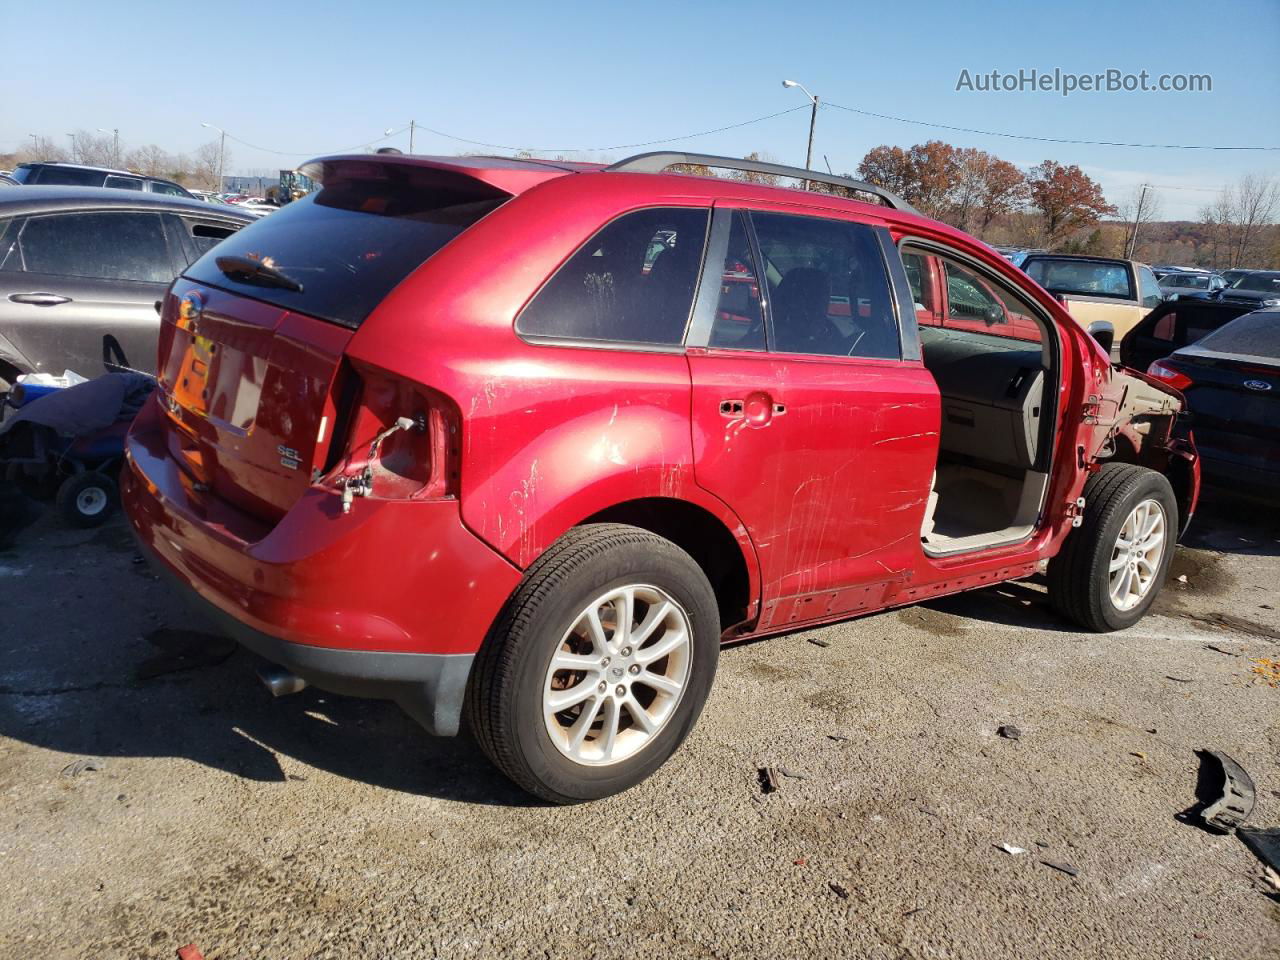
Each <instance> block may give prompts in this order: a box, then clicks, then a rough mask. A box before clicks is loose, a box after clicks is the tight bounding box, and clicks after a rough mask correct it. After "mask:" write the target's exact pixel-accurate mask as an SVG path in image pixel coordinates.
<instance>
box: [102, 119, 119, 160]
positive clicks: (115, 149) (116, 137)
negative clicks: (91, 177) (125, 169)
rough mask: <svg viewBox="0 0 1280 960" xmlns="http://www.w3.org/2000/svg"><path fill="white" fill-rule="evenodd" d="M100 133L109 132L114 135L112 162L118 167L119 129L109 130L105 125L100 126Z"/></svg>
mask: <svg viewBox="0 0 1280 960" xmlns="http://www.w3.org/2000/svg"><path fill="white" fill-rule="evenodd" d="M98 132H99V133H109V134H111V136H112V146H111V163H112V165H113V166H115V167H116V168H117V169H119V167H120V131H119V129H111V130H107V129H105V128H103V127H99V128H98Z"/></svg>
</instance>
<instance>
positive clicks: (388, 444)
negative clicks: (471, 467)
mask: <svg viewBox="0 0 1280 960" xmlns="http://www.w3.org/2000/svg"><path fill="white" fill-rule="evenodd" d="M345 372H346V375H347V376H348V377H351V378H355V379H354V382H348V383H346V384H344V387H345V389H344V390H343V393H344V399H345V402H346V403H347V404H349V405H350V406H349V407H348V408H347V409H346V410H345V411H344V413H345V416H344V417H342V419H343V420H344V421H345V422H344V423H343V424H342V425H341V427H340V428H339V429H341V434H338V433H335V436H334V443H335V444H336V445H338V448H339V449H340V451H341V452H340V453H338V455H337V456H336V457H331V458H330V464H331V469H330V470H328V471H327V473H326V476H325V478H324V481H323V482H325V483H327V484H330V485H333V486H336V487H338V488H341V489H342V490H343V491H344V497H343V499H344V501H345V502H346V503H347V504H350V502H351V500H352V499H353V498H354V497H374V498H377V499H381V500H409V499H413V500H423V499H439V498H441V497H449V496H453V495H455V493H456V490H457V482H456V481H457V476H458V468H457V462H458V456H457V441H458V417H457V414H456V411H455V409H454V407H453V405H452V404H451V403H450V402H449V401H448V400H447V399H446V398H445V397H444V396H442V395H441V394H439V393H436V392H435V391H433V390H430V389H429V388H427V387H423V386H422V385H421V384H417V383H413V382H411V381H408V380H404V379H402V378H400V377H397V376H395V375H393V374H389V373H386V372H384V371H381V370H377V369H374V368H371V367H365V366H360V367H355V366H354V365H353V366H352V368H350V369H348V370H347V371H345ZM342 434H345V440H343V439H340V436H341V435H342Z"/></svg>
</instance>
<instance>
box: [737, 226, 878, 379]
mask: <svg viewBox="0 0 1280 960" xmlns="http://www.w3.org/2000/svg"><path fill="white" fill-rule="evenodd" d="M751 222H752V223H753V224H754V226H755V229H756V237H757V238H758V240H759V244H760V254H761V257H762V258H763V263H762V264H761V271H762V273H763V276H764V278H765V281H766V283H767V286H768V293H769V295H768V301H769V304H770V307H769V313H770V321H771V323H772V334H773V339H772V346H773V349H775V350H778V351H780V352H783V353H805V354H815V355H819V356H830V357H879V358H892V359H898V358H899V357H900V356H901V355H902V354H901V345H900V342H899V337H898V323H897V318H896V315H895V313H894V309H893V298H892V296H891V294H890V290H889V278H888V274H887V273H886V271H885V265H884V258H883V256H882V254H881V252H880V244H879V243H878V241H877V240H876V236H875V232H874V231H873V230H872V228H871V227H868V226H866V225H864V224H859V223H847V222H845V221H841V220H825V219H819V218H817V217H803V216H793V215H789V214H780V213H753V214H751Z"/></svg>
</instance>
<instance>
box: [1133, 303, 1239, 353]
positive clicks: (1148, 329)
mask: <svg viewBox="0 0 1280 960" xmlns="http://www.w3.org/2000/svg"><path fill="white" fill-rule="evenodd" d="M1251 310H1253V307H1252V306H1248V305H1245V304H1240V303H1222V302H1220V301H1217V300H1205V299H1195V298H1191V297H1181V298H1179V299H1177V300H1166V301H1165V302H1164V303H1162V304H1160V306H1158V307H1156V308H1155V309H1154V310H1152V311H1151V312H1150V313H1148V314H1147V315H1146V316H1145V317H1143V318H1142V319H1141V320H1139V321H1138V325H1137V326H1136V327H1134V328H1133V329H1132V330H1130V331H1129V332H1128V333H1127V334H1125V337H1124V339H1123V340H1121V341H1120V362H1121V363H1123V364H1124V365H1125V366H1126V367H1130V368H1131V369H1133V370H1145V369H1147V367H1149V366H1150V365H1151V364H1152V363H1153V362H1154V361H1156V360H1159V359H1160V358H1161V357H1167V356H1168V355H1169V354H1171V353H1173V351H1175V350H1177V349H1178V348H1179V347H1185V346H1187V345H1189V344H1192V343H1195V342H1196V341H1197V340H1199V339H1200V338H1201V337H1203V336H1206V335H1207V334H1210V333H1212V332H1213V331H1214V330H1217V329H1218V328H1219V327H1221V326H1224V325H1225V324H1228V323H1230V322H1231V321H1232V320H1234V319H1235V318H1236V317H1238V316H1241V315H1242V314H1246V313H1249V312H1250V311H1251Z"/></svg>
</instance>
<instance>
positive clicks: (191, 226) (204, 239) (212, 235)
mask: <svg viewBox="0 0 1280 960" xmlns="http://www.w3.org/2000/svg"><path fill="white" fill-rule="evenodd" d="M179 222H180V223H181V225H182V229H183V230H184V231H185V232H186V235H187V239H188V246H190V247H193V248H194V250H195V257H194V258H191V257H188V259H189V260H190V261H191V262H192V263H194V262H195V261H196V260H198V259H199V258H200V257H202V256H204V255H205V254H206V253H208V252H209V251H210V250H212V249H213V248H214V247H216V246H217V245H218V244H219V243H221V242H222V241H223V240H225V239H227V237H229V236H231V235H232V234H233V233H235V232H236V228H235V227H229V226H226V225H225V224H220V223H207V222H201V221H197V220H188V219H187V218H186V217H182V218H181V220H180V221H179Z"/></svg>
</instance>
